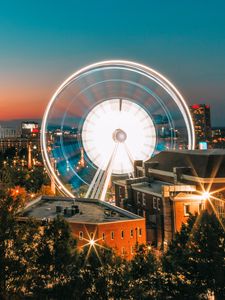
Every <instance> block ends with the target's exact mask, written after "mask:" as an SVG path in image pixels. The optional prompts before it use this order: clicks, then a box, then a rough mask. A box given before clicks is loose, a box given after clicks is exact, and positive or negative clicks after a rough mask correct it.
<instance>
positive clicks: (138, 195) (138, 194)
mask: <svg viewBox="0 0 225 300" xmlns="http://www.w3.org/2000/svg"><path fill="white" fill-rule="evenodd" d="M140 200H141V193H140V192H137V204H141V201H140Z"/></svg>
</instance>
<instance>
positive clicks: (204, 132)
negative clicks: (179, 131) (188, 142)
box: [190, 104, 212, 145]
mask: <svg viewBox="0 0 225 300" xmlns="http://www.w3.org/2000/svg"><path fill="white" fill-rule="evenodd" d="M190 111H191V114H192V119H193V122H194V128H195V137H196V145H198V144H199V142H204V141H207V140H209V139H210V138H211V136H212V129H211V118H210V106H209V105H206V104H193V105H191V106H190Z"/></svg>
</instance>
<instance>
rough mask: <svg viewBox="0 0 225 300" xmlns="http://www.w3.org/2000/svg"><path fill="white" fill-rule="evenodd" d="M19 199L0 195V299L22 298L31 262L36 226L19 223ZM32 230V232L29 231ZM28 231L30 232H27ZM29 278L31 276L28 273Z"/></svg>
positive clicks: (3, 193) (25, 290) (3, 194)
mask: <svg viewBox="0 0 225 300" xmlns="http://www.w3.org/2000/svg"><path fill="white" fill-rule="evenodd" d="M21 203H22V202H21V201H20V198H19V197H17V198H15V197H12V196H11V194H10V193H5V192H2V193H1V195H0V298H1V299H8V298H10V299H11V298H13V297H15V295H16V297H17V298H20V299H23V297H24V293H25V292H27V286H26V283H27V282H28V280H29V273H30V269H31V265H30V263H32V260H31V257H32V253H33V247H34V234H36V230H37V227H36V226H35V225H34V224H32V225H31V223H29V224H26V223H19V222H18V220H17V218H16V214H17V212H18V209H19V208H21V206H22V204H21ZM34 227H35V230H33V228H34ZM31 228H32V230H31ZM30 275H31V273H30Z"/></svg>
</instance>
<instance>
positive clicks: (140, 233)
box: [139, 228, 142, 236]
mask: <svg viewBox="0 0 225 300" xmlns="http://www.w3.org/2000/svg"><path fill="white" fill-rule="evenodd" d="M139 236H142V229H141V228H139Z"/></svg>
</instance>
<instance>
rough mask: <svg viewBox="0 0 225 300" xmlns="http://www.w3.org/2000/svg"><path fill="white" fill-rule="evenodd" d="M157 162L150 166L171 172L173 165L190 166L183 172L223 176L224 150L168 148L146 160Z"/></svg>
mask: <svg viewBox="0 0 225 300" xmlns="http://www.w3.org/2000/svg"><path fill="white" fill-rule="evenodd" d="M148 162H150V163H152V162H157V164H156V165H154V166H153V167H152V168H153V169H157V170H163V171H168V172H173V169H174V168H175V167H184V168H192V170H185V171H184V174H187V175H193V176H198V177H202V178H210V177H217V178H221V177H225V150H223V149H214V150H168V151H162V152H160V153H158V154H157V155H155V156H154V157H152V158H151V159H149V160H148Z"/></svg>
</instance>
